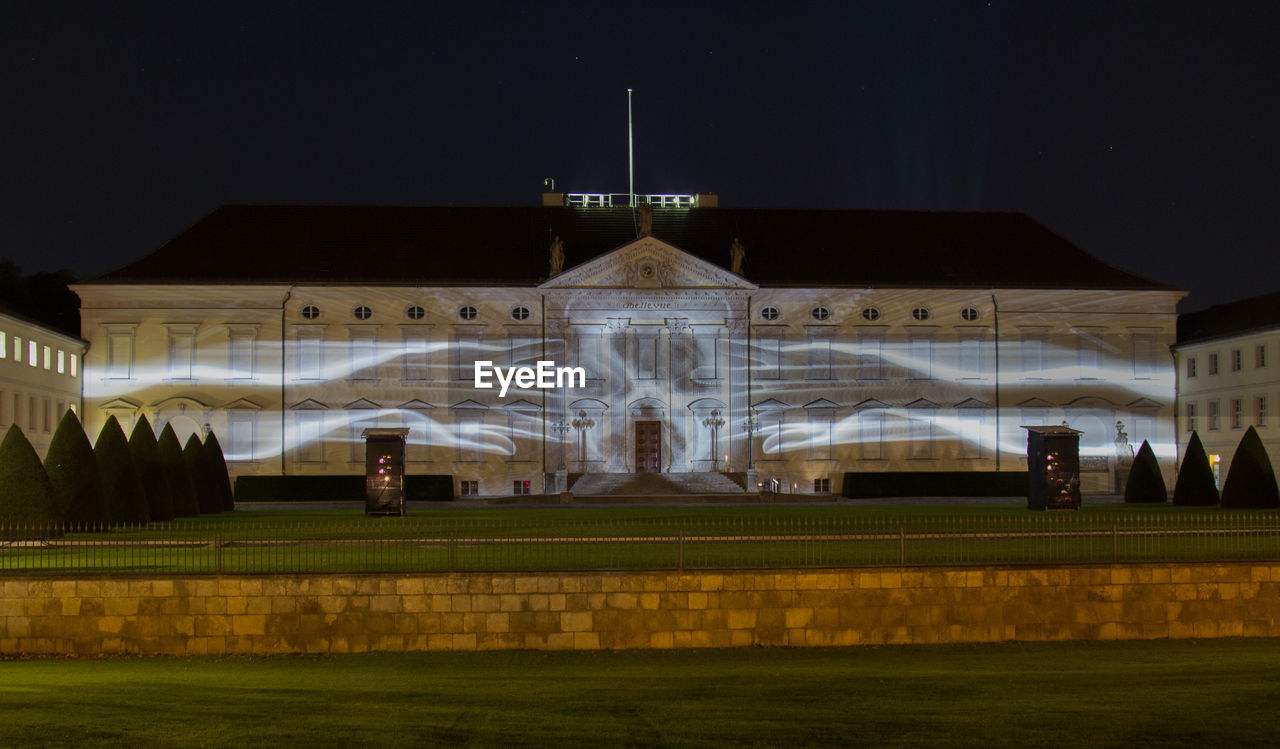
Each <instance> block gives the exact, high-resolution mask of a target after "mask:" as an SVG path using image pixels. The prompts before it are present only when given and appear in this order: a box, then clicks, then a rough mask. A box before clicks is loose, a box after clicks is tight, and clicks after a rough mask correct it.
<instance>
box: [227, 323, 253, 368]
mask: <svg viewBox="0 0 1280 749" xmlns="http://www.w3.org/2000/svg"><path fill="white" fill-rule="evenodd" d="M257 341H258V326H256V325H228V326H227V379H228V380H251V379H253V375H254V372H253V368H254V348H256V344H257Z"/></svg>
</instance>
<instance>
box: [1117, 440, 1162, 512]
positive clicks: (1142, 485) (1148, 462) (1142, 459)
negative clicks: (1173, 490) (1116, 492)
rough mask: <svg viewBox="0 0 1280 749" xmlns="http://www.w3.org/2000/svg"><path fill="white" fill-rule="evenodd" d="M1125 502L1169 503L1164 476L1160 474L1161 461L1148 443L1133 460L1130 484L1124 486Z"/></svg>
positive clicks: (1145, 443) (1144, 443)
mask: <svg viewBox="0 0 1280 749" xmlns="http://www.w3.org/2000/svg"><path fill="white" fill-rule="evenodd" d="M1124 501H1126V502H1143V503H1150V502H1168V501H1169V493H1168V492H1167V491H1166V490H1165V488H1164V476H1162V475H1161V474H1160V461H1158V460H1156V453H1155V450H1152V449H1151V445H1150V444H1149V443H1148V442H1147V441H1146V440H1143V441H1142V447H1140V448H1138V454H1137V455H1136V456H1135V457H1134V459H1133V468H1132V470H1130V471H1129V482H1128V483H1126V484H1125V485H1124Z"/></svg>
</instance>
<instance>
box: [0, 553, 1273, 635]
mask: <svg viewBox="0 0 1280 749" xmlns="http://www.w3.org/2000/svg"><path fill="white" fill-rule="evenodd" d="M1242 635H1243V636H1263V637H1265V636H1277V635H1280V564H1274V565H1271V564H1260V563H1238V564H1194V565H1188V564H1178V565H1169V564H1148V565H1093V566H1084V567H1070V568H1069V567H1046V568H1015V567H1010V568H999V567H974V568H929V569H906V570H899V569H892V570H887V569H884V570H882V569H877V570H817V571H814V570H804V571H798V570H786V571H779V570H770V571H758V572H746V571H742V572H738V571H732V572H715V573H663V572H630V573H605V572H592V573H564V574H512V573H501V574H442V575H360V576H349V575H305V576H222V577H183V578H165V579H144V578H90V579H48V578H6V579H4V580H3V581H2V582H0V654H24V653H25V654H42V653H63V654H73V655H99V654H123V653H166V654H191V653H300V652H305V653H346V652H363V651H370V650H386V651H396V650H488V649H504V648H505V649H548V650H562V649H576V650H594V649H601V648H604V649H626V648H688V647H741V646H749V645H762V646H808V645H860V644H879V643H935V642H994V641H1001V640H1067V639H1084V640H1099V639H1101V640H1107V639H1135V638H1165V637H1230V636H1242Z"/></svg>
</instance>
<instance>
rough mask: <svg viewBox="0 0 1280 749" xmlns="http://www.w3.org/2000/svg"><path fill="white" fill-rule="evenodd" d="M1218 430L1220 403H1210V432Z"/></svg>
mask: <svg viewBox="0 0 1280 749" xmlns="http://www.w3.org/2000/svg"><path fill="white" fill-rule="evenodd" d="M1217 429H1218V402H1217V401H1209V431H1217Z"/></svg>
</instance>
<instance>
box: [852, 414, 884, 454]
mask: <svg viewBox="0 0 1280 749" xmlns="http://www.w3.org/2000/svg"><path fill="white" fill-rule="evenodd" d="M858 424H859V426H860V429H859V431H860V432H861V434H859V435H858V445H859V447H860V448H861V455H862V459H863V460H880V459H882V458H883V457H884V447H883V446H884V412H883V411H863V412H862V414H861V415H860V416H859V417H858Z"/></svg>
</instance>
